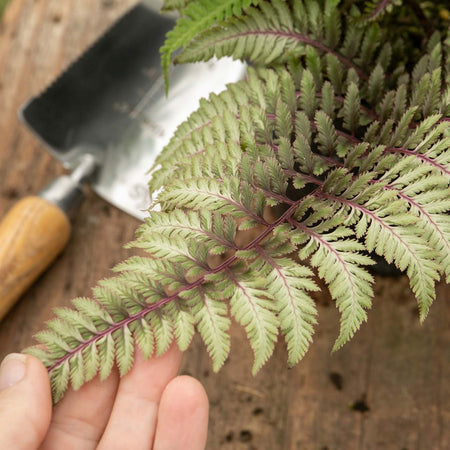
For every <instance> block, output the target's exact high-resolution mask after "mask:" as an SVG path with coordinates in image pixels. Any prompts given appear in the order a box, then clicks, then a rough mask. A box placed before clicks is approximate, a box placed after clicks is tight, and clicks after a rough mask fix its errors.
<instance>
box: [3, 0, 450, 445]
mask: <svg viewBox="0 0 450 450" xmlns="http://www.w3.org/2000/svg"><path fill="white" fill-rule="evenodd" d="M132 3H133V2H132V1H131V0H120V1H119V0H103V1H101V0H64V1H61V0H11V4H10V6H9V8H8V10H7V11H6V15H5V16H4V21H3V23H2V25H1V27H0V105H1V106H2V108H1V111H2V114H1V117H0V136H1V137H2V139H0V215H1V214H4V213H5V212H6V211H7V209H9V207H10V206H11V205H12V204H13V202H14V201H15V200H16V199H17V198H18V197H22V196H25V195H29V194H32V193H35V192H38V191H39V190H40V189H41V188H42V187H43V186H44V185H46V184H47V182H48V181H49V180H50V179H52V178H53V177H54V176H56V175H57V174H60V173H61V172H62V169H61V167H60V166H59V165H58V163H56V162H55V161H52V159H51V158H50V157H49V156H48V155H47V154H46V153H45V152H44V151H43V150H42V148H41V147H40V145H39V144H38V143H37V142H36V140H35V139H34V138H33V137H32V136H31V135H30V134H29V133H28V132H27V131H26V130H25V129H24V127H23V126H21V125H20V124H19V123H18V121H17V119H16V111H17V108H18V107H19V105H20V104H21V103H22V102H23V101H24V100H26V99H27V98H28V97H29V96H30V95H33V94H36V93H38V92H39V91H40V90H41V89H42V88H43V87H44V86H45V85H46V84H47V83H48V82H49V81H50V80H52V79H53V78H54V77H55V76H56V75H57V74H58V73H59V71H60V70H61V69H63V68H64V67H65V66H66V64H67V63H68V62H69V61H71V60H72V59H73V58H75V57H76V56H77V55H78V54H79V52H80V51H81V50H82V49H83V48H85V46H86V45H88V43H89V42H91V40H92V39H93V38H95V37H96V36H98V35H99V34H101V32H102V31H103V30H104V29H105V28H106V27H107V26H108V24H109V23H111V21H112V20H113V19H114V18H115V17H117V16H118V15H119V14H121V13H122V12H123V11H124V10H125V9H126V8H127V7H128V6H129V5H130V4H132ZM137 226H138V222H137V221H136V220H134V219H132V218H130V217H128V216H127V215H125V214H124V213H121V212H120V211H118V210H116V209H115V208H113V207H110V206H108V205H107V204H106V203H104V202H103V201H102V200H100V199H99V198H97V197H96V196H95V195H90V196H88V199H87V200H86V201H85V203H84V204H83V206H82V208H81V210H80V212H79V214H78V216H77V217H76V218H75V220H74V223H73V236H72V239H71V241H70V243H69V245H68V247H67V249H66V251H65V252H64V254H63V255H62V256H61V257H60V258H59V259H58V261H57V263H56V264H54V265H53V266H52V268H51V269H49V270H48V271H47V273H45V275H43V276H42V277H41V278H40V280H39V282H38V283H37V284H36V285H35V286H34V287H33V288H32V289H31V290H30V291H29V292H28V293H27V294H26V295H25V296H24V298H23V299H22V301H20V302H19V304H18V305H17V306H16V307H15V308H14V309H13V310H12V311H11V312H10V313H9V315H8V316H7V317H6V318H5V320H4V321H3V323H2V324H0V356H4V355H5V354H6V353H8V352H10V351H14V350H19V349H21V348H23V347H25V346H27V345H29V344H31V343H32V342H33V341H32V335H33V333H35V332H37V331H38V330H39V329H41V328H42V325H43V323H44V321H45V320H48V319H49V318H50V317H51V316H52V313H51V309H52V308H53V307H54V306H61V305H68V304H69V302H70V299H71V298H73V297H75V296H79V295H89V293H90V289H91V288H92V287H93V286H94V285H95V283H96V281H97V280H98V279H100V278H102V277H105V276H108V275H109V274H110V268H111V267H112V266H113V265H114V264H115V263H117V262H119V261H120V260H122V259H124V258H125V257H127V256H129V255H130V254H131V253H130V251H128V250H124V249H123V248H122V245H123V244H124V243H126V242H127V241H129V240H131V239H132V238H133V236H134V233H135V229H136V227H137ZM376 291H377V292H376V298H375V300H374V307H373V310H372V311H370V313H369V320H368V323H367V324H365V325H364V326H363V327H362V329H361V331H360V332H359V333H358V334H357V336H356V338H355V339H354V340H353V341H352V342H350V343H349V344H347V345H346V346H345V347H344V348H343V349H342V350H340V351H338V352H337V353H334V354H331V353H330V352H331V348H332V344H333V340H334V339H335V338H336V337H337V335H338V326H339V323H338V314H337V312H336V308H335V307H334V305H333V304H332V302H330V300H329V298H328V296H327V294H326V291H324V292H323V293H322V294H320V295H319V296H318V297H317V301H318V303H319V314H320V316H319V322H320V323H319V326H318V328H317V331H316V334H315V341H314V343H313V345H312V348H311V350H310V351H309V353H308V354H307V356H306V357H305V359H304V360H303V361H302V363H301V364H299V365H298V366H297V367H295V368H294V369H291V370H288V369H287V366H286V359H287V357H286V352H285V349H284V347H283V344H282V342H280V343H279V344H278V345H277V348H276V354H275V356H274V357H273V358H272V359H271V360H270V362H269V363H268V364H267V365H266V366H265V367H264V368H263V369H262V370H261V372H260V373H259V374H258V375H257V376H256V377H252V376H251V351H250V348H249V346H248V344H247V343H246V339H245V336H244V333H243V332H242V330H241V329H240V328H239V327H237V326H235V325H233V327H232V354H231V356H230V358H229V360H228V361H227V363H226V364H225V366H224V368H223V370H222V371H221V372H220V373H219V374H213V373H212V371H211V364H210V361H209V358H208V356H207V354H206V352H205V350H204V348H203V345H202V344H201V343H200V341H199V339H198V338H195V340H194V342H193V344H192V345H191V347H190V349H189V350H188V351H187V352H186V354H185V358H184V363H183V369H182V371H183V372H184V373H190V374H191V375H194V376H196V377H198V378H199V379H200V381H201V382H202V383H204V385H205V386H206V389H207V392H208V395H209V397H210V401H211V415H210V433H209V440H208V449H212V450H215V449H224V450H231V449H236V450H244V449H245V450H256V449H257V450H278V449H280V450H294V449H301V450H357V449H360V450H375V449H380V450H381V449H386V450H391V449H392V450H402V449H403V450H406V449H408V450H447V449H448V448H450V383H449V380H450V288H449V286H446V285H443V284H441V285H439V287H438V298H437V301H436V303H435V304H434V305H433V307H432V308H431V312H430V316H429V318H428V319H427V320H426V321H425V323H424V325H423V326H420V324H419V321H418V314H417V308H416V303H415V300H414V297H413V296H412V294H411V292H410V289H409V286H408V281H407V279H405V278H403V277H402V278H384V279H382V278H379V279H377V285H376Z"/></svg>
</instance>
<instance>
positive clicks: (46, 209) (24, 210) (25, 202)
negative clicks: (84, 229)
mask: <svg viewBox="0 0 450 450" xmlns="http://www.w3.org/2000/svg"><path fill="white" fill-rule="evenodd" d="M70 230H71V226H70V221H69V219H68V217H67V216H66V214H65V213H64V212H63V211H62V209H60V208H59V207H58V206H56V205H54V204H52V203H50V202H49V201H47V200H45V199H43V198H41V197H37V196H33V197H27V198H24V199H22V200H21V201H19V203H17V204H16V205H15V206H14V207H13V208H12V209H11V210H10V211H9V213H8V214H7V215H6V217H5V218H4V219H3V221H2V222H1V223H0V320H2V319H3V317H4V316H5V315H6V313H7V312H8V311H9V310H10V308H11V307H12V306H13V305H14V304H15V303H16V301H17V300H18V299H19V297H20V296H21V295H22V294H23V293H24V291H25V290H26V289H27V288H28V287H29V286H30V285H31V284H32V283H33V281H35V280H36V278H38V276H39V275H40V274H41V273H42V272H43V271H44V270H45V269H46V268H47V267H48V266H49V265H50V263H51V262H52V261H53V260H54V259H55V258H56V257H57V256H58V254H59V253H60V252H61V251H62V250H63V249H64V247H65V246H66V244H67V242H68V240H69V237H70Z"/></svg>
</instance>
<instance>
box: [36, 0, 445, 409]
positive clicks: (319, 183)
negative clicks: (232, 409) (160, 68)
mask: <svg viewBox="0 0 450 450" xmlns="http://www.w3.org/2000/svg"><path fill="white" fill-rule="evenodd" d="M388 3H389V6H388ZM350 4H352V5H350ZM394 6H397V2H396V1H392V2H383V1H382V2H370V4H368V3H366V9H365V10H364V11H363V8H364V3H363V2H359V1H358V2H342V3H340V2H339V1H335V0H323V1H322V0H321V1H312V0H311V1H310V0H305V1H300V0H298V1H293V0H286V1H282V0H273V1H271V2H269V1H267V0H265V1H264V0H261V1H258V2H257V1H252V0H244V1H242V0H241V1H237V0H228V1H226V2H219V1H218V0H170V1H169V2H168V3H167V7H168V8H176V9H179V10H180V13H181V18H180V20H179V22H178V25H177V27H176V28H175V29H174V31H173V32H171V33H169V36H168V41H167V43H166V46H165V47H164V48H163V58H164V64H165V66H166V68H167V66H168V64H169V63H170V60H171V58H172V53H173V52H174V51H175V50H177V48H178V47H183V49H182V52H181V53H180V54H179V56H178V60H179V61H187V60H189V61H196V60H199V59H202V60H203V59H208V58H210V57H212V56H213V55H215V56H222V55H231V56H233V57H235V58H248V59H250V60H251V61H252V62H254V63H256V65H257V66H258V65H259V66H265V67H257V68H250V69H249V71H248V77H247V79H245V80H243V81H240V82H238V83H234V84H231V85H229V86H228V87H227V89H226V90H225V91H224V92H222V93H221V94H218V95H211V96H210V98H209V99H207V100H206V99H203V100H201V102H200V108H199V109H198V111H196V112H194V113H193V114H191V116H190V117H189V118H187V120H186V121H185V122H184V123H183V124H181V125H180V126H179V128H178V130H177V131H176V132H175V134H174V136H173V138H172V139H171V141H170V142H169V144H168V145H167V146H166V148H165V149H164V151H163V152H162V153H161V154H160V155H159V156H158V158H157V160H156V162H155V165H154V167H153V168H152V170H151V176H152V178H151V181H150V190H151V193H152V194H155V193H156V192H159V191H160V193H159V195H158V197H157V198H156V199H154V204H158V205H159V207H160V210H159V211H156V210H153V211H149V214H148V217H147V219H146V221H145V223H144V225H142V227H141V228H140V229H139V231H138V233H137V237H136V240H135V241H134V242H133V243H131V244H130V246H134V247H138V248H140V249H142V250H144V251H145V252H146V256H145V257H144V256H139V257H137V256H135V257H132V258H130V259H128V260H126V261H124V262H123V263H121V264H119V265H118V266H117V267H116V268H115V271H116V272H117V274H116V277H115V278H111V279H109V280H103V281H101V282H100V283H99V285H98V286H97V287H96V288H95V289H94V290H93V295H92V299H87V298H80V299H75V300H74V301H73V309H67V308H65V309H57V310H56V311H55V314H56V318H55V319H53V320H51V321H49V322H48V324H47V329H46V330H45V331H43V332H41V333H39V334H38V335H37V339H38V341H39V342H40V343H41V344H42V345H43V348H41V347H36V348H31V349H30V350H29V352H30V353H32V354H35V355H36V356H38V357H39V358H40V359H41V360H42V361H43V362H44V364H45V365H46V367H47V368H48V370H49V374H50V380H51V385H52V390H53V395H54V399H55V401H58V400H59V399H60V398H61V396H62V395H63V394H64V392H65V390H66V389H67V387H68V386H69V384H71V385H72V386H73V387H74V388H75V389H77V388H79V387H80V386H81V385H82V384H83V383H85V382H87V381H89V380H91V379H92V378H93V377H94V376H96V375H97V374H98V375H99V376H100V378H101V379H104V378H106V377H107V376H108V375H109V373H110V371H111V370H112V367H113V366H114V364H116V365H117V366H118V368H119V371H120V373H121V375H123V374H125V373H127V371H128V370H130V368H131V365H132V363H133V359H134V354H135V351H136V347H137V348H138V349H139V350H140V351H141V352H142V353H143V354H144V356H145V357H151V356H152V355H160V354H162V353H164V352H165V351H166V350H167V349H168V348H169V346H170V345H171V344H172V343H176V345H178V347H179V348H180V349H181V350H185V349H186V348H187V347H188V345H189V343H190V342H191V340H192V337H193V335H194V333H195V331H198V332H199V334H200V336H201V338H202V340H203V342H204V343H205V346H206V349H207V351H208V353H209V354H210V356H211V358H212V365H213V368H214V370H219V369H220V367H221V366H222V365H223V364H225V362H226V359H227V358H228V355H229V352H230V336H229V328H230V323H231V316H232V317H234V319H235V320H236V321H237V322H238V323H239V324H241V325H242V326H243V327H244V329H245V331H246V334H247V337H248V340H249V342H250V346H251V348H252V350H253V353H254V365H253V372H254V373H255V372H256V371H258V370H259V369H260V368H261V367H262V365H263V364H264V363H265V362H266V361H267V359H268V358H269V357H270V355H271V354H272V353H273V351H274V347H275V342H276V340H277V339H278V336H279V335H280V336H282V337H283V338H284V340H285V343H286V347H287V351H288V362H289V365H294V364H296V363H297V362H298V361H299V360H301V358H302V357H303V356H304V354H305V352H306V351H307V349H308V347H309V345H310V343H311V341H312V337H313V333H314V325H315V323H316V317H317V310H316V306H315V303H314V300H313V298H312V297H311V292H312V291H314V290H316V289H317V286H316V285H315V283H314V281H313V277H314V275H318V276H319V277H320V278H322V279H323V280H324V281H325V283H326V284H327V286H328V289H329V291H330V294H331V297H332V298H333V299H334V301H335V302H336V306H337V308H338V310H339V313H340V333H339V336H338V337H337V340H336V342H335V344H334V349H335V350H336V349H338V348H339V347H341V346H342V345H344V344H345V342H347V341H348V340H349V339H350V338H352V337H353V335H354V334H355V333H356V331H357V330H358V329H359V328H360V326H361V324H362V323H363V322H364V321H366V320H367V318H368V311H369V309H370V307H371V303H372V299H373V295H374V294H373V289H372V285H373V283H374V279H373V277H372V275H370V273H369V271H368V266H370V265H371V264H373V261H372V255H375V254H377V255H379V256H381V257H383V258H384V259H385V260H386V261H387V262H388V263H393V264H395V265H396V266H397V268H398V269H399V270H400V271H402V272H404V273H405V274H406V276H408V278H409V283H410V286H411V290H412V291H413V293H414V294H415V296H416V298H417V301H418V305H419V311H420V319H421V320H424V318H425V317H426V315H427V313H428V310H429V308H430V305H431V303H432V302H433V301H434V299H435V295H436V294H435V283H436V282H437V281H438V280H439V279H440V277H441V276H445V277H446V279H447V282H448V281H449V280H450V219H449V217H450V216H449V211H450V119H449V113H450V89H449V86H448V82H449V79H450V78H449V77H450V75H449V74H450V67H449V61H450V40H449V37H448V30H447V31H445V30H443V28H442V26H441V25H439V24H437V25H436V27H435V28H436V30H438V31H436V32H435V33H433V34H432V33H428V32H424V31H423V30H420V29H419V28H420V27H419V26H418V24H419V25H421V24H422V23H425V22H424V21H426V20H428V19H427V17H432V16H430V15H429V14H427V15H426V17H425V19H424V18H423V17H422V18H420V17H421V11H422V12H423V11H427V12H429V11H431V10H432V9H433V8H434V7H433V6H432V5H431V6H430V5H428V4H423V5H422V4H421V5H420V8H419V9H420V11H415V12H414V14H413V16H412V17H409V16H408V12H410V9H409V8H410V4H408V5H404V6H398V7H395V8H394ZM391 7H392V8H391ZM388 10H389V11H388ZM361 11H363V13H362V14H361ZM386 12H389V14H386ZM355 17H356V18H357V17H359V18H360V20H357V24H355V21H354V18H355ZM398 18H402V20H403V21H402V23H407V28H406V29H408V30H410V31H408V32H405V28H403V26H399V27H392V23H394V22H395V20H397V19H398ZM433 23H435V22H433ZM408 27H409V28H408ZM428 34H429V36H428ZM411 36H414V39H412V38H411ZM417 36H419V37H421V39H422V40H423V43H422V44H420V45H417V42H418V41H419V40H418V39H416V37H417ZM269 66H270V67H269Z"/></svg>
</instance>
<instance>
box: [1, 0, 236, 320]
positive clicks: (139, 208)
mask: <svg viewBox="0 0 450 450" xmlns="http://www.w3.org/2000/svg"><path fill="white" fill-rule="evenodd" d="M154 5H155V2H152V1H143V2H141V3H139V4H138V5H137V6H135V7H134V8H132V9H131V10H130V11H129V12H128V13H127V14H126V15H125V16H123V17H122V18H121V19H120V20H119V21H118V22H117V23H116V24H115V25H114V26H113V27H112V28H111V29H110V30H109V31H108V32H107V33H106V34H105V35H104V36H103V37H102V38H101V39H100V40H99V41H97V42H96V43H95V44H94V45H93V46H92V47H91V48H90V49H88V51H87V52H86V53H84V55H82V56H81V57H80V58H79V59H78V60H77V61H76V62H75V63H73V64H72V65H71V66H70V67H69V68H68V69H67V70H66V71H65V72H64V73H63V74H62V75H61V76H60V77H59V78H58V79H57V80H56V81H55V82H54V83H53V84H52V85H50V86H49V87H48V88H47V90H45V91H44V92H43V93H42V94H41V95H40V96H38V97H35V98H32V99H31V100H30V101H29V102H27V103H26V104H25V105H24V106H23V107H22V109H21V110H20V114H19V115H20V117H21V119H22V120H23V122H24V123H25V124H26V125H28V127H29V128H30V129H31V130H32V131H33V133H34V134H35V135H36V136H37V137H38V138H39V139H40V140H42V141H43V143H44V144H45V146H46V147H47V148H48V150H49V151H50V152H51V154H52V155H53V156H55V157H56V158H57V159H58V160H59V161H61V163H62V164H63V165H64V167H65V168H66V169H68V170H69V171H70V175H64V176H62V177H60V178H58V179H56V180H55V181H54V182H53V183H51V184H50V185H49V186H48V187H47V188H45V189H44V190H43V191H42V192H41V193H40V194H39V195H38V196H33V197H28V198H26V199H23V200H21V201H20V202H19V203H18V204H17V205H15V207H13V208H12V209H11V211H10V212H9V213H8V214H7V216H6V217H5V218H4V219H3V222H2V223H1V224H0V319H2V318H3V316H4V315H5V314H6V313H7V311H8V310H9V309H10V308H11V306H12V305H13V304H14V303H15V301H16V300H17V299H18V298H19V297H20V295H21V294H22V293H23V292H24V291H25V289H27V288H28V287H29V286H30V284H31V283H32V282H33V281H34V280H35V279H36V278H37V277H38V276H39V274H40V273H41V272H42V271H43V270H44V269H45V268H46V267H47V266H48V265H49V264H50V263H51V262H52V261H53V260H54V259H55V257H56V256H57V255H58V254H59V253H60V252H61V251H62V249H63V248H64V247H65V245H66V243H67V241H68V239H69V235H70V221H69V216H70V215H71V214H72V213H73V211H74V210H75V208H76V207H77V205H78V204H79V203H80V201H81V199H82V197H83V185H84V184H86V183H89V184H90V186H91V187H92V188H93V189H94V191H96V192H97V193H98V194H99V195H100V196H101V197H103V198H104V199H106V200H107V201H109V202H110V203H112V204H113V205H115V206H117V207H118V208H120V209H122V210H124V211H126V212H127V213H129V214H131V215H133V216H135V217H137V218H140V219H143V218H144V217H145V211H146V209H148V208H149V205H150V198H149V196H148V189H147V175H146V173H147V171H148V169H149V168H150V167H151V166H152V164H153V162H154V160H155V157H156V156H157V155H158V153H159V152H160V151H161V150H162V148H163V147H164V145H165V144H167V142H168V141H169V139H170V137H171V134H172V133H173V131H174V130H175V129H176V127H177V125H178V124H179V123H181V122H182V121H183V120H184V119H186V118H187V117H188V115H189V114H190V113H191V112H192V111H193V110H195V109H196V107H197V106H198V101H199V99H200V98H201V97H205V96H207V95H208V94H209V93H210V92H219V91H221V90H223V89H224V88H225V84H226V83H229V82H233V81H237V80H238V79H241V78H242V77H243V75H244V71H245V66H244V64H242V63H240V62H236V61H232V60H227V59H224V60H220V61H214V62H211V63H203V64H191V65H182V66H176V67H172V69H171V72H170V76H169V79H170V89H169V95H168V96H166V95H165V85H164V77H163V73H162V69H161V64H160V55H159V48H160V47H161V45H162V44H163V42H164V39H165V35H166V33H167V31H169V30H170V29H171V28H172V27H173V25H174V20H173V18H169V17H166V16H162V15H160V14H159V13H158V12H157V10H156V9H155V7H154Z"/></svg>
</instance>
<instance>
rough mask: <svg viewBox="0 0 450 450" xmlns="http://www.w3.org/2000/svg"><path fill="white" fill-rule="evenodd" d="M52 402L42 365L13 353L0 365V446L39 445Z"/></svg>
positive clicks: (45, 372)
mask: <svg viewBox="0 0 450 450" xmlns="http://www.w3.org/2000/svg"><path fill="white" fill-rule="evenodd" d="M51 412H52V401H51V393H50V383H49V378H48V374H47V370H46V369H45V367H44V365H43V364H42V363H41V362H40V361H39V360H38V359H37V358H34V357H33V356H27V355H22V354H19V353H12V354H10V355H8V356H7V357H6V358H5V359H4V360H3V362H2V364H1V366H0V448H1V449H3V448H5V449H6V448H11V449H15V450H16V449H17V450H21V449H23V450H32V449H36V448H38V447H39V445H40V443H41V442H42V440H43V439H44V437H45V435H46V433H47V429H48V427H49V425H50V418H51Z"/></svg>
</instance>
